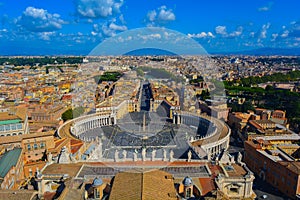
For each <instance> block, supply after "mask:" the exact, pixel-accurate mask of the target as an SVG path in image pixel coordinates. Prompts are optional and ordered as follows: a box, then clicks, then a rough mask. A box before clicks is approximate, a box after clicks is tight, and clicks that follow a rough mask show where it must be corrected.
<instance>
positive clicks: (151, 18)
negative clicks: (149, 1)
mask: <svg viewBox="0 0 300 200" xmlns="http://www.w3.org/2000/svg"><path fill="white" fill-rule="evenodd" d="M156 15H157V13H156V11H155V10H151V11H149V12H148V14H147V18H148V20H149V21H150V22H154V21H155V20H156Z"/></svg>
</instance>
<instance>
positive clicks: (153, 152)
mask: <svg viewBox="0 0 300 200" xmlns="http://www.w3.org/2000/svg"><path fill="white" fill-rule="evenodd" d="M155 156H156V150H155V149H153V151H152V158H151V160H152V161H154V160H155Z"/></svg>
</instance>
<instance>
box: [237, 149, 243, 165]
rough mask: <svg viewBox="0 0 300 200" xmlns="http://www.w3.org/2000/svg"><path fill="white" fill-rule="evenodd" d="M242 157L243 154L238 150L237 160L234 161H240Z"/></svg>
mask: <svg viewBox="0 0 300 200" xmlns="http://www.w3.org/2000/svg"><path fill="white" fill-rule="evenodd" d="M242 158H243V156H242V154H241V152H239V153H238V155H237V160H236V161H237V162H238V163H241V162H242Z"/></svg>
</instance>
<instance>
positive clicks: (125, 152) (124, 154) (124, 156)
mask: <svg viewBox="0 0 300 200" xmlns="http://www.w3.org/2000/svg"><path fill="white" fill-rule="evenodd" d="M122 154H123V160H124V161H125V160H126V157H127V151H126V150H125V149H124V150H123V152H122Z"/></svg>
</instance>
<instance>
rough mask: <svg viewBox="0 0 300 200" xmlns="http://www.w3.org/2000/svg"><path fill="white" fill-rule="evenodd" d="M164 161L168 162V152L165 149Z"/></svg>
mask: <svg viewBox="0 0 300 200" xmlns="http://www.w3.org/2000/svg"><path fill="white" fill-rule="evenodd" d="M163 159H164V161H167V151H166V150H165V149H164V158H163Z"/></svg>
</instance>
